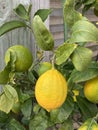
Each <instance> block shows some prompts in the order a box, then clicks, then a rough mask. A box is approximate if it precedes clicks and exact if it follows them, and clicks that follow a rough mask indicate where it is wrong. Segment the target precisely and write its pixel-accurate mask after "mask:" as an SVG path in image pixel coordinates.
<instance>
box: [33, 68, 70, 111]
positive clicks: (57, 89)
mask: <svg viewBox="0 0 98 130" xmlns="http://www.w3.org/2000/svg"><path fill="white" fill-rule="evenodd" d="M35 97H36V100H37V102H38V103H39V105H40V106H42V107H43V108H45V109H46V110H47V111H48V112H50V111H51V110H52V109H55V108H58V107H60V106H61V105H62V104H63V103H64V101H65V99H66V97H67V83H66V80H65V78H64V77H63V75H62V74H61V73H60V72H59V71H58V70H56V69H53V68H52V69H51V70H48V71H46V72H45V73H44V74H42V75H41V76H40V77H39V79H38V80H37V82H36V86H35Z"/></svg>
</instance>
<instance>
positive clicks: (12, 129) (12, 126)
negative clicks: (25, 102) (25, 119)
mask: <svg viewBox="0 0 98 130" xmlns="http://www.w3.org/2000/svg"><path fill="white" fill-rule="evenodd" d="M7 130H26V129H25V128H24V127H23V126H22V125H21V124H20V123H19V122H18V121H17V120H15V119H12V120H11V121H10V123H9V125H8V127H7Z"/></svg>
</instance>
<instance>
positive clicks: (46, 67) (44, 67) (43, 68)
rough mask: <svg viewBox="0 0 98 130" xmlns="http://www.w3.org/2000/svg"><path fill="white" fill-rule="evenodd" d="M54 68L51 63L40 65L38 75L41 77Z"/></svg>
mask: <svg viewBox="0 0 98 130" xmlns="http://www.w3.org/2000/svg"><path fill="white" fill-rule="evenodd" d="M51 68H52V64H51V63H49V62H42V63H40V66H39V69H38V75H39V76H41V75H42V74H43V73H45V72H46V71H47V70H49V69H51Z"/></svg>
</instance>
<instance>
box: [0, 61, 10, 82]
mask: <svg viewBox="0 0 98 130" xmlns="http://www.w3.org/2000/svg"><path fill="white" fill-rule="evenodd" d="M10 71H11V68H10V66H9V64H8V65H7V66H6V67H5V68H4V69H3V70H2V71H1V72H0V84H7V82H8V81H9V74H10Z"/></svg>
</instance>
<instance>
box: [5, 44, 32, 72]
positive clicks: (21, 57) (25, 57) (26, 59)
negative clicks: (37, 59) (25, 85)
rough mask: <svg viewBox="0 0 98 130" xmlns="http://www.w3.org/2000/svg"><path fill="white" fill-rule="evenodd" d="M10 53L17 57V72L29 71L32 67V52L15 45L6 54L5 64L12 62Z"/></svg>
mask: <svg viewBox="0 0 98 130" xmlns="http://www.w3.org/2000/svg"><path fill="white" fill-rule="evenodd" d="M10 52H14V53H15V55H16V61H15V71H17V72H23V71H26V70H28V69H29V67H30V66H31V65H32V60H33V57H32V54H31V52H30V50H29V49H28V48H26V47H24V46H22V45H14V46H11V47H10V48H8V50H7V51H6V53H5V63H6V64H7V63H8V62H9V61H10Z"/></svg>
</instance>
